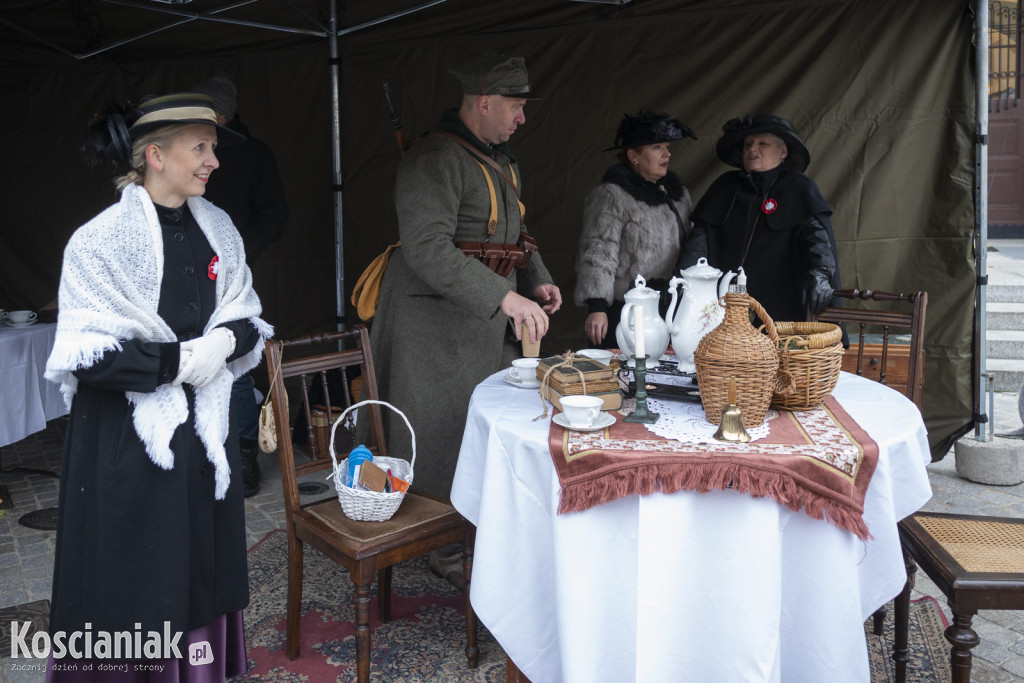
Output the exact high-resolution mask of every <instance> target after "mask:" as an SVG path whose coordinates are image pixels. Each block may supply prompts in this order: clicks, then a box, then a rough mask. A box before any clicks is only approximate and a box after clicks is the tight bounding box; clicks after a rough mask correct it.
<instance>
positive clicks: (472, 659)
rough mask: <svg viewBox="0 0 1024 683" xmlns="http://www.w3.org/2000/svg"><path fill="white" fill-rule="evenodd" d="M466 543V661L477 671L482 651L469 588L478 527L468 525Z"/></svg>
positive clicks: (464, 593) (464, 558)
mask: <svg viewBox="0 0 1024 683" xmlns="http://www.w3.org/2000/svg"><path fill="white" fill-rule="evenodd" d="M466 527H467V530H466V542H465V543H463V544H462V577H463V578H464V579H465V580H466V587H465V588H463V589H462V594H463V596H464V597H465V600H466V659H467V660H468V664H467V665H468V667H469V668H470V669H475V668H476V666H477V663H478V661H479V657H480V650H479V648H477V644H476V628H477V623H476V612H474V611H473V605H471V604H470V602H469V587H470V584H471V583H472V578H473V544H474V541H475V539H476V527H474V526H473V525H472V524H470V523H468V522H467V523H466Z"/></svg>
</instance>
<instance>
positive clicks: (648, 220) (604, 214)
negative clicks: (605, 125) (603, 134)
mask: <svg viewBox="0 0 1024 683" xmlns="http://www.w3.org/2000/svg"><path fill="white" fill-rule="evenodd" d="M684 137H691V138H693V139H694V140H696V139H697V136H696V135H694V134H693V131H692V130H690V129H689V128H688V127H687V126H685V125H684V124H682V123H680V122H679V121H678V120H677V119H676V118H674V117H672V116H669V115H668V114H659V113H656V112H650V111H641V112H638V113H637V115H636V116H630V115H628V114H627V115H626V116H625V117H623V119H622V123H620V124H619V130H618V133H617V134H616V136H615V144H614V145H613V146H612V147H609V148H608V149H607V150H605V151H609V150H612V149H617V150H619V153H618V159H619V162H618V163H617V164H615V165H614V166H612V167H611V168H609V169H608V170H607V171H606V172H605V174H604V178H602V180H601V184H600V185H598V186H597V187H596V188H594V189H593V190H591V192H590V194H588V195H587V198H586V201H585V203H584V206H583V230H582V232H581V233H580V249H579V256H578V257H577V262H576V293H575V301H576V305H577V306H583V305H586V306H587V308H588V309H589V315H587V321H586V325H585V329H586V333H587V338H588V339H589V340H590V342H591V343H592V344H594V345H595V346H599V347H601V348H611V347H614V346H615V345H616V342H615V327H616V325H618V322H619V314H620V313H621V311H622V305H623V303H624V300H623V296H624V295H625V293H626V292H627V291H629V290H630V289H632V287H633V282H634V280H635V279H636V276H637V274H640V275H643V276H644V278H645V279H646V280H647V284H648V286H649V287H651V288H652V289H657V290H661V291H663V292H664V291H665V290H666V289H667V283H668V278H669V277H671V275H672V271H673V268H674V267H675V265H676V259H677V258H678V256H679V249H680V246H681V245H682V244H683V243H684V242H685V241H686V236H687V235H688V234H689V232H690V209H691V207H692V202H691V200H690V192H689V190H687V189H686V188H685V187H684V186H683V184H682V182H681V181H680V180H679V176H677V175H676V174H675V173H673V172H672V171H670V170H668V163H669V159H671V157H672V154H671V152H670V150H669V143H671V142H673V141H675V140H680V139H682V138H684Z"/></svg>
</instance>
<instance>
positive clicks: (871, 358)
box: [815, 289, 928, 408]
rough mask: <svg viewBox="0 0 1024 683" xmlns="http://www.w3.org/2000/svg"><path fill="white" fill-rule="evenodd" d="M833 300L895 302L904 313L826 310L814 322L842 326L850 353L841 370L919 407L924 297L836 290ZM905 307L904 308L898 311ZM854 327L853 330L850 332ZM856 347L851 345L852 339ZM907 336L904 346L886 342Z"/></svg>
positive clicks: (922, 294) (862, 309) (920, 406)
mask: <svg viewBox="0 0 1024 683" xmlns="http://www.w3.org/2000/svg"><path fill="white" fill-rule="evenodd" d="M835 296H837V297H840V298H842V299H850V300H851V301H876V302H895V305H897V306H901V307H903V308H906V309H907V310H902V311H896V310H890V309H891V308H892V305H893V304H886V306H888V309H886V310H880V309H874V310H872V309H866V308H860V307H853V306H850V307H842V308H840V307H833V306H829V307H828V308H826V309H825V310H824V311H822V312H821V313H820V314H818V315H817V316H816V317H815V319H816V320H821V321H823V322H832V323H846V331H847V333H849V335H850V338H851V346H850V349H849V350H847V351H846V353H845V354H844V356H843V370H845V371H847V372H855V373H856V374H858V375H864V376H866V377H870V378H871V379H874V380H877V381H879V382H881V383H882V384H885V385H887V386H891V387H893V388H894V389H897V390H899V391H901V392H903V393H904V394H906V396H907V398H909V399H910V400H911V401H913V402H914V403H915V404H916V405H917V407H918V408H922V399H923V397H924V314H925V308H926V307H927V305H928V293H927V292H914V293H912V294H902V293H901V294H890V293H889V292H876V291H872V290H861V289H837V290H836V291H835ZM903 304H908V305H909V306H903ZM854 326H856V328H855V327H854ZM855 334H856V335H857V343H856V345H853V336H854V335H855ZM906 334H909V337H910V343H909V344H905V343H903V342H901V341H898V342H896V343H891V342H892V341H893V338H894V337H896V336H897V335H906Z"/></svg>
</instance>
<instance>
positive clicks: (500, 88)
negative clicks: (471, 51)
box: [448, 52, 540, 100]
mask: <svg viewBox="0 0 1024 683" xmlns="http://www.w3.org/2000/svg"><path fill="white" fill-rule="evenodd" d="M448 73H450V74H451V75H453V76H455V78H457V79H458V80H459V83H461V84H462V92H463V93H465V94H466V95H505V96H508V97H522V98H523V99H527V100H539V99H540V96H538V95H536V94H534V93H533V92H532V91H531V90H530V80H529V76H528V75H527V73H526V61H525V60H524V59H523V58H522V57H506V56H505V55H499V54H497V53H495V52H485V53H483V54H482V55H480V56H479V57H477V58H476V59H474V60H472V61H470V62H469V63H467V64H463V65H462V66H458V67H453V68H451V69H448Z"/></svg>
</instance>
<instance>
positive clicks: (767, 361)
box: [693, 293, 792, 428]
mask: <svg viewBox="0 0 1024 683" xmlns="http://www.w3.org/2000/svg"><path fill="white" fill-rule="evenodd" d="M750 310H753V311H754V313H756V314H757V316H758V317H759V318H760V319H761V320H763V321H764V329H765V332H767V336H765V334H764V333H762V332H760V331H758V330H757V329H755V328H754V326H753V325H751V324H750V316H749V311H750ZM693 360H694V364H695V365H696V366H697V385H698V386H699V387H700V398H701V402H702V403H703V404H704V417H705V419H706V420H707V421H708V422H710V423H711V424H718V423H719V422H721V419H722V409H723V408H725V407H726V406H727V405H728V404H729V384H730V382H731V380H732V379H734V378H735V380H736V403H737V405H739V407H740V410H741V411H742V413H743V426H744V427H747V428H750V427H756V426H758V425H760V424H761V423H762V422H764V418H765V416H766V415H767V414H768V407H769V405H770V404H771V401H772V394H773V393H775V391H779V392H785V391H786V390H787V389H789V388H791V387H792V378H790V377H789V376H788V375H786V374H785V373H784V372H781V371H780V368H779V348H778V334H777V333H776V331H775V323H774V322H773V321H772V319H771V317H769V315H768V313H766V312H765V310H764V308H762V307H761V304H759V303H758V302H757V301H756V300H755V299H753V298H752V297H751V296H750V295H749V294H734V293H730V294H726V295H725V319H724V320H722V322H721V323H720V324H719V325H718V327H716V328H715V329H713V330H711V331H710V332H708V333H707V334H706V335H704V338H703V339H701V340H700V343H699V344H697V350H696V351H694V353H693Z"/></svg>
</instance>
